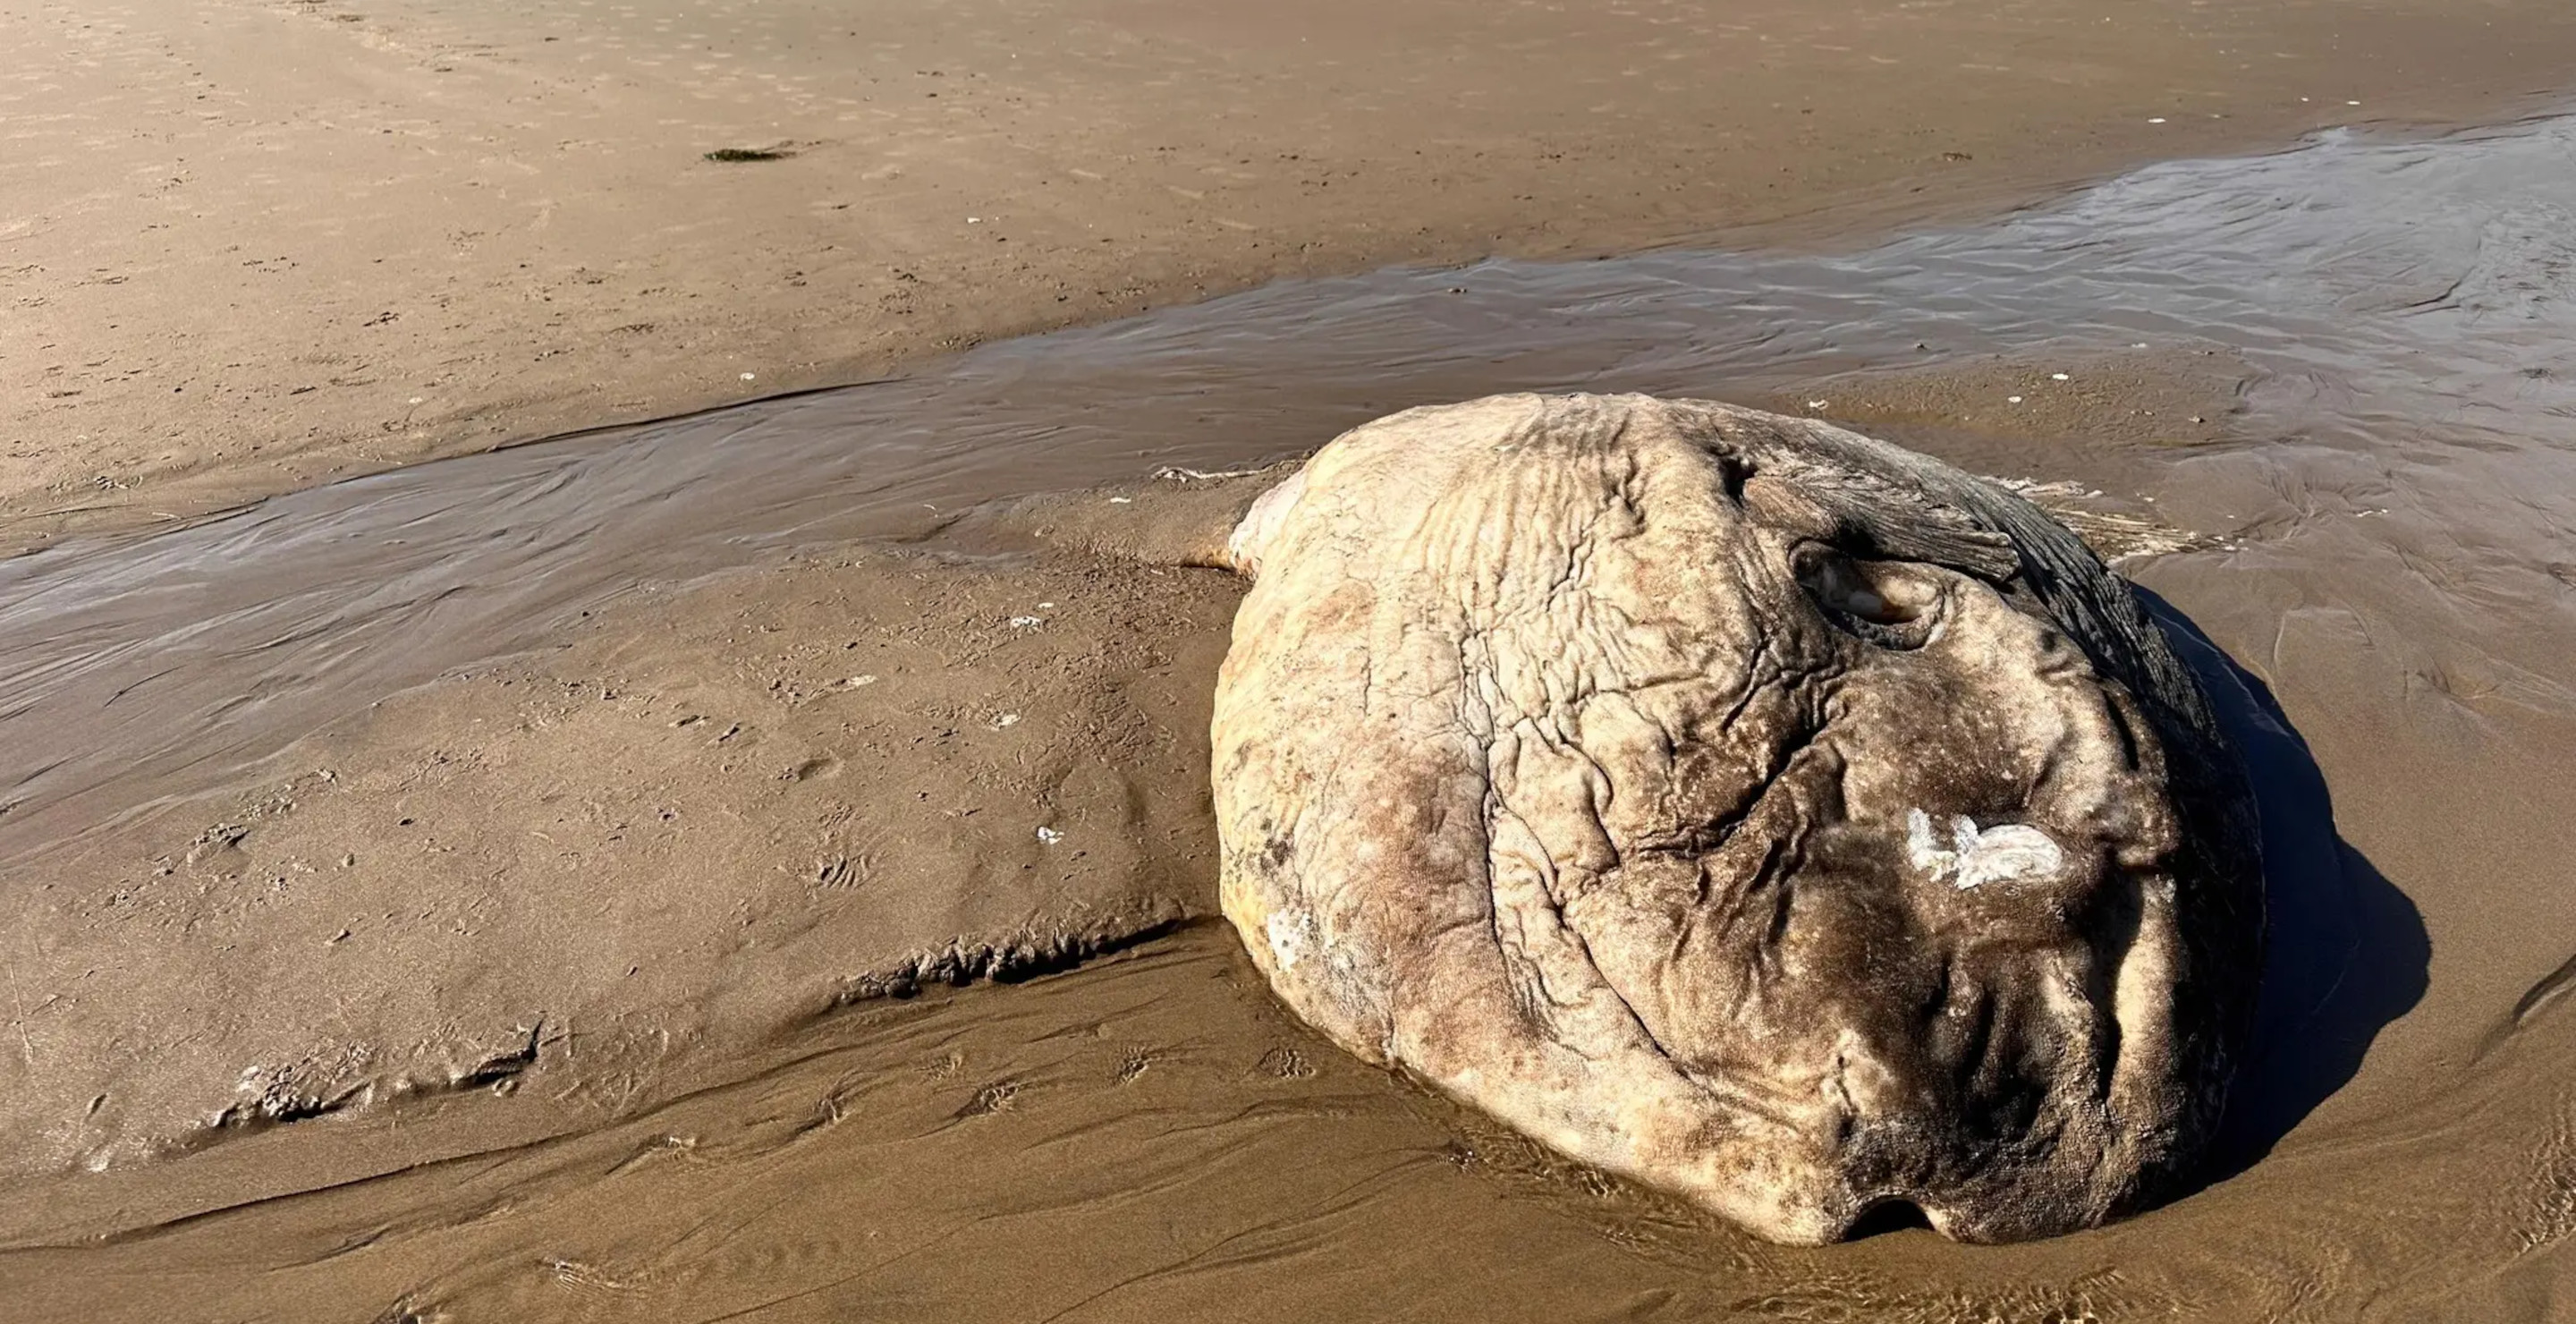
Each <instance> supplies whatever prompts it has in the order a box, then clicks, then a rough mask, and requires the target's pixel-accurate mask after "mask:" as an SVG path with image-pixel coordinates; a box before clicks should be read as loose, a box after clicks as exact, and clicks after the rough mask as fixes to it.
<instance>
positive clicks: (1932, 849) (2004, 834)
mask: <svg viewBox="0 0 2576 1324" xmlns="http://www.w3.org/2000/svg"><path fill="white" fill-rule="evenodd" d="M1905 858H1906V861H1907V862H1908V863H1910V864H1912V865H1913V866H1914V868H1915V870H1916V872H1919V873H1921V874H1923V875H1924V876H1925V877H1928V878H1930V879H1932V880H1933V881H1935V882H1946V883H1950V884H1953V885H1955V886H1956V887H1957V888H1958V889H1959V890H1960V891H1962V892H1965V891H1967V890H1969V889H1970V888H1975V887H1983V886H1985V885H1986V884H1988V883H2017V882H2024V881H2028V880H2030V879H2035V878H2046V877H2050V876H2052V875H2054V874H2056V873H2057V872H2059V871H2060V870H2062V869H2064V868H2065V867H2066V852H2065V851H2063V850H2060V849H2058V845H2057V843H2056V842H2055V841H2052V840H2050V839H2049V836H2048V834H2047V833H2045V832H2042V831H2040V830H2039V829H2038V828H2035V827H2032V826H2030V825H2029V824H2027V823H1998V824H1996V825H1995V826H1993V827H1990V828H1984V829H1980V828H1978V826H1977V820H1975V819H1973V818H1970V817H1968V816H1967V815H1965V814H1958V815H1954V816H1952V818H1951V819H1950V842H1949V845H1948V846H1946V847H1945V846H1943V845H1942V844H1941V841H1940V839H1939V838H1938V837H1937V836H1935V835H1934V832H1933V825H1932V816H1931V815H1930V814H1927V813H1924V812H1923V811H1922V810H1920V809H1909V810H1907V811H1906V813H1905Z"/></svg>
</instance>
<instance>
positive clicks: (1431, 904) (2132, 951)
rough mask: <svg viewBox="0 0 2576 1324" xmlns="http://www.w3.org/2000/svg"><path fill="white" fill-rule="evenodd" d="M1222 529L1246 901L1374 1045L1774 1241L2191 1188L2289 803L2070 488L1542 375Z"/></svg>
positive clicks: (1991, 1223)
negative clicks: (1899, 1221) (2002, 478)
mask: <svg viewBox="0 0 2576 1324" xmlns="http://www.w3.org/2000/svg"><path fill="white" fill-rule="evenodd" d="M1229 559H1230V560H1231V562H1232V563H1233V564H1234V566H1235V567H1236V568H1237V569H1238V570H1240V571H1241V572H1243V573H1245V574H1248V575H1251V576H1252V577H1253V579H1254V582H1253V585H1252V587H1251V589H1250V591H1249V593H1248V594H1247V595H1246V597H1245V598H1244V600H1243V604H1242V607H1241V608H1240V610H1239V612H1238V614H1237V615H1236V618H1235V624H1234V637H1233V646H1232V651H1231V653H1230V654H1229V655H1228V657H1227V659H1226V662H1225V666H1224V669H1223V672H1222V675H1221V678H1220V680H1219V682H1218V687H1217V694H1216V706H1215V717H1214V723H1213V732H1212V734H1213V739H1214V759H1215V761H1214V782H1215V786H1214V790H1215V801H1216V810H1217V816H1218V827H1219V833H1220V837H1221V840H1222V847H1223V855H1222V866H1221V867H1222V878H1221V888H1222V894H1223V904H1224V910H1225V914H1226V915H1227V917H1228V918H1229V919H1230V920H1231V921H1232V922H1233V924H1234V925H1235V927H1236V929H1237V930H1238V931H1239V932H1240V934H1241V935H1242V937H1243V940H1244V943H1245V946H1246V947H1247V948H1248V950H1249V951H1250V953H1251V956H1252V959H1253V961H1254V963H1255V964H1256V965H1257V966H1258V967H1259V968H1260V970H1261V972H1262V974H1263V975H1264V976H1265V977H1266V978H1267V979H1268V980H1269V982H1270V985H1271V987H1272V988H1273V989H1274V990H1276V992H1277V994H1278V996H1279V997H1280V998H1282V999H1283V1000H1284V1001H1285V1002H1286V1003H1287V1004H1288V1006H1289V1007H1290V1008H1291V1009H1293V1010H1294V1011H1295V1012H1296V1013H1297V1014H1298V1015H1299V1016H1301V1017H1302V1018H1304V1019H1305V1020H1306V1021H1307V1022H1308V1023H1309V1024H1311V1025H1312V1026H1314V1027H1315V1028H1316V1029H1318V1030H1320V1031H1322V1032H1323V1033H1324V1034H1325V1035H1327V1036H1329V1037H1330V1038H1332V1039H1333V1040H1334V1041H1336V1042H1337V1043H1339V1044H1340V1045H1342V1046H1343V1047H1344V1048H1347V1049H1348V1050H1349V1051H1351V1052H1353V1053H1355V1054H1358V1055H1359V1056H1361V1057H1363V1058H1366V1059H1368V1060H1370V1061H1373V1062H1377V1063H1380V1064H1384V1065H1388V1066H1392V1067H1396V1068H1400V1069H1402V1070H1405V1071H1408V1072H1411V1073H1414V1074H1416V1075H1417V1076H1419V1077H1420V1078H1422V1079H1424V1080H1427V1081H1429V1082H1430V1083H1432V1084H1433V1085H1435V1086H1437V1087H1438V1088H1440V1089H1442V1090H1445V1091H1447V1092H1448V1093H1450V1094H1452V1095H1454V1096H1455V1097H1457V1098H1459V1099H1462V1100H1464V1101H1466V1102H1468V1103H1470V1104H1472V1105H1475V1106H1477V1107H1480V1108H1482V1109H1484V1110H1485V1111H1487V1112H1489V1113H1491V1114H1492V1115H1494V1116H1495V1117H1497V1118H1499V1119H1501V1120H1502V1121H1504V1122H1506V1123H1508V1124H1509V1125H1511V1126H1513V1127H1515V1128H1516V1129H1518V1130H1520V1131H1522V1132H1524V1133H1526V1134H1528V1135H1530V1136H1532V1137H1534V1138H1536V1139H1538V1140H1540V1141H1542V1142H1544V1143H1546V1144H1548V1145H1550V1146H1552V1147H1553V1148H1555V1149H1557V1150H1559V1151H1561V1152H1563V1153H1565V1154H1567V1155H1569V1156H1571V1157H1573V1158H1576V1159H1579V1160H1582V1161H1584V1162H1587V1163H1590V1164H1594V1165H1597V1166H1599V1167H1601V1168H1604V1169H1608V1170H1610V1171H1613V1172H1616V1173H1620V1174H1623V1175H1625V1176H1627V1177H1630V1178H1633V1179H1635V1180H1638V1181H1640V1182H1644V1183H1647V1184H1650V1185H1653V1186H1657V1187H1662V1188H1666V1189H1669V1190H1672V1191H1677V1192H1681V1193H1683V1194H1685V1195H1687V1196H1689V1197H1691V1198H1693V1199H1694V1200H1696V1201H1698V1202H1699V1203H1701V1204H1703V1205H1705V1206H1706V1207H1708V1208H1710V1209H1712V1210H1715V1211H1717V1212H1718V1213H1720V1214H1722V1215H1724V1216H1726V1217H1727V1218H1729V1219H1732V1220H1734V1221H1735V1222H1737V1223H1740V1224H1741V1225H1743V1226H1744V1227H1746V1228H1748V1229H1750V1230H1751V1231H1753V1232H1755V1233H1757V1234H1759V1235H1761V1236H1764V1237H1767V1238H1771V1239H1773V1240H1777V1241H1783V1242H1798V1243H1815V1242H1824V1241H1831V1240H1835V1239H1838V1238H1840V1237H1842V1236H1844V1235H1845V1234H1846V1233H1847V1232H1848V1230H1849V1229H1850V1228H1851V1226H1852V1224H1853V1223H1854V1222H1855V1221H1857V1220H1859V1219H1860V1218H1861V1217H1862V1216H1863V1215H1864V1214H1867V1213H1868V1212H1870V1211H1871V1210H1872V1209H1874V1208H1876V1207H1877V1206H1879V1205H1881V1204H1885V1203H1888V1202H1891V1201H1910V1202H1912V1203H1913V1204H1914V1205H1916V1206H1918V1207H1919V1208H1920V1210H1921V1211H1922V1213H1923V1215H1924V1217H1925V1218H1926V1219H1927V1220H1928V1221H1929V1222H1930V1223H1931V1225H1932V1226H1933V1227H1934V1228H1936V1229H1938V1230H1939V1231H1941V1232H1942V1233H1944V1234H1946V1235H1948V1236H1951V1237H1954V1238H1958V1239H1960V1240H1965V1241H2004V1240H2015V1239H2022V1238H2029V1237H2036V1236H2044V1235H2049V1234H2054V1233H2059V1232H2064V1231H2068V1230H2071V1229H2076V1228H2082V1227H2087V1226H2091V1225H2094V1224H2096V1223H2099V1222H2101V1221H2103V1220H2105V1219H2107V1218H2111V1217H2115V1216H2117V1215H2119V1214H2121V1213H2123V1212H2126V1211H2129V1210H2131V1209H2134V1208H2136V1207H2138V1206H2140V1205H2141V1204H2144V1203H2147V1202H2151V1201H2153V1200H2156V1199H2159V1198H2162V1197H2164V1196H2166V1195H2169V1194H2170V1193H2172V1192H2173V1190H2174V1189H2175V1187H2176V1184H2177V1183H2178V1182H2179V1181H2182V1180H2184V1179H2186V1178H2187V1176H2188V1173H2189V1170H2190V1167H2191V1165H2192V1164H2193V1162H2194V1160H2195V1159H2196V1157H2197V1156H2198V1155H2199V1153H2200V1152H2201V1150H2202V1149H2203V1148H2204V1146H2205V1145H2206V1143H2207V1141H2208V1139H2209V1137H2210V1134H2211V1131H2212V1129H2213V1127H2214V1125H2215V1123H2216V1121H2217V1118H2218V1114H2219V1112H2220V1109H2221V1107H2222V1105H2223V1101H2224V1096H2225V1092H2226V1087H2227V1082H2228V1079H2229V1076H2230V1075H2231V1073H2232V1070H2233V1066H2234V1062H2235V1060H2236V1057H2237V1055H2238V1054H2239V1052H2240V1044H2241V1041H2242V1039H2243V1037H2244V1034H2245V1032H2246V1029H2247V1022H2248V1020H2249V1017H2250V1012H2251V1007H2252V1002H2253V993H2254V987H2255V982H2256V978H2257V972H2258V964H2259V959H2260V949H2261V929H2262V898H2261V890H2260V869H2259V861H2258V859H2257V857H2256V847H2255V842H2256V840H2257V837H2256V831H2255V823H2254V818H2253V813H2254V811H2253V806H2252V800H2251V796H2250V794H2249V792H2248V789H2247V785H2246V781H2245V777H2244V773H2243V770H2242V765H2241V764H2240V763H2239V761H2238V760H2237V758H2236V757H2235V755H2234V753H2233V752H2232V751H2231V749H2230V748H2229V746H2228V745H2227V743H2226V742H2225V740H2224V738H2223V737H2222V736H2221V734H2220V733H2219V731H2218V729H2217V727H2216V724H2215V722H2214V720H2213V718H2212V716H2211V713H2210V709H2209V705H2208V703H2207V701H2206V699H2205V697H2204V696H2203V695H2202V693H2201V692H2200V690H2199V688H2198V686H2197V683H2196V682H2195V681H2194V680H2193V678H2192V676H2191V674H2190V673H2189V672H2188V671H2187V670H2185V668H2184V667H2183V665H2182V664H2181V663H2180V662H2179V661H2178V660H2177V658H2176V657H2175V655H2174V654H2173V652H2172V651H2171V649H2170V648H2169V647H2168V646H2167V644H2166V641H2165V640H2164V638H2163V637H2162V635H2161V634H2160V633H2159V632H2158V630H2157V628H2156V627H2155V626H2154V624H2153V623H2152V622H2151V621H2149V620H2148V618H2147V617H2146V615H2145V613H2144V612H2143V611H2142V610H2141V608H2140V607H2139V605H2138V604H2137V602H2136V600H2135V599H2134V597H2133V596H2132V594H2131V592H2130V590H2129V588H2128V586H2127V585H2126V584H2125V583H2123V582H2122V581H2121V580H2120V579H2118V578H2117V577H2116V576H2114V575H2112V574H2111V573H2110V572H2109V571H2108V570H2106V569H2105V568H2104V567H2103V566H2102V564H2101V563H2100V562H2099V561H2098V560H2097V559H2095V557H2094V556H2093V555H2092V553H2091V552H2089V551H2088V550H2087V549H2086V548H2085V547H2084V545H2083V544H2082V543H2081V542H2079V541H2078V540H2077V539H2076V538H2075V537H2074V536H2073V535H2072V534H2070V533H2068V532H2067V531H2066V530H2065V529H2064V528H2062V527H2061V526H2059V525H2058V524H2056V523H2055V522H2054V521H2052V520H2050V519H2049V518H2048V517H2047V516H2046V515H2045V514H2043V513H2041V512H2040V511H2039V510H2038V509H2037V508H2035V507H2033V506H2031V505H2029V504H2028V503H2026V502H2024V501H2022V500H2020V499H2019V498H2017V497H2015V496H2013V495H2011V494H2009V493H2007V492H2005V491H2003V490H2001V489H2000V488H1998V487H1996V486H1994V485H1992V484H1989V483H1986V482H1984V481H1982V480H1979V479H1977V478H1974V477H1971V476H1969V475H1967V474H1964V473H1961V472H1959V471H1957V470H1955V469H1952V468H1950V467H1948V466H1946V465H1943V464H1941V463H1939V462H1937V461H1934V460H1931V459H1929V458H1926V457H1924V456H1920V455H1917V454H1914V453H1912V452H1909V451H1906V450H1903V449H1900V448H1898V447H1895V446H1891V445H1888V444H1886V443H1883V442H1879V441H1874V440H1872V439H1869V438H1866V437H1862V436H1859V435H1857V434H1854V433H1851V432H1847V431H1843V430H1841V429H1838V428H1834V427H1831V426H1828V425H1826V424H1823V423H1820V422H1816V421H1814V420H1808V419H1799V418H1790V417H1784V416H1780V415H1774V414H1766V413H1762V412H1758V411H1754V410H1748V409H1740V408H1735V407H1731V406H1727V405H1722V404H1713V403H1706V402H1697V401H1682V400H1674V401H1666V400H1658V399H1652V398H1648V397H1643V396H1609V397H1605V396H1535V395H1517V396H1504V397H1495V398H1492V399H1486V400H1478V401H1473V402H1470V403H1466V404H1459V405H1451V406H1443V407H1436V408H1425V409H1415V410H1410V411H1407V412H1405V413H1401V414H1397V415H1394V416H1392V417H1389V418H1385V419H1381V420H1379V421H1377V422H1374V423H1370V424H1367V425H1365V426H1363V427H1360V428H1357V429H1355V430H1353V431H1351V432H1349V433H1346V434H1344V435H1343V436H1342V437H1340V438H1338V439H1337V440H1335V441H1334V442H1332V444H1330V445H1328V446H1326V447H1325V448H1324V449H1323V450H1322V451H1320V452H1318V453H1317V454H1316V455H1315V456H1314V457H1313V458H1312V459H1311V460H1309V461H1308V462H1307V463H1306V465H1305V466H1304V468H1303V469H1302V470H1301V471H1300V472H1298V473H1297V474H1296V475H1295V476H1293V477H1291V478H1290V479H1288V480H1287V481H1286V482H1284V483H1282V484H1280V485H1279V486H1278V487H1277V488H1275V489H1273V490H1272V491H1270V492H1269V493H1267V494H1265V495H1264V496H1263V497H1262V498H1261V500H1260V501H1259V502H1258V503H1256V505H1255V506H1254V507H1253V509H1252V511H1251V512H1250V513H1249V514H1248V515H1247V516H1246V517H1245V518H1244V520H1243V522H1242V524H1241V525H1240V526H1239V527H1238V529H1237V530H1236V532H1235V536H1234V540H1233V544H1232V547H1231V549H1230V553H1229Z"/></svg>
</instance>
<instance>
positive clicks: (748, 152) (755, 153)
mask: <svg viewBox="0 0 2576 1324" xmlns="http://www.w3.org/2000/svg"><path fill="white" fill-rule="evenodd" d="M794 155H796V153H794V152H791V151H787V150H786V149H784V148H777V147H719V148H717V149H715V150H714V151H712V152H709V153H707V159H708V160H710V161H784V160H786V159H787V158H789V157H791V156H794Z"/></svg>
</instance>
